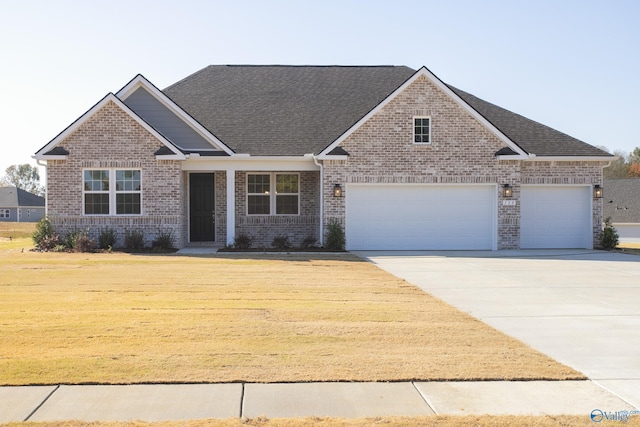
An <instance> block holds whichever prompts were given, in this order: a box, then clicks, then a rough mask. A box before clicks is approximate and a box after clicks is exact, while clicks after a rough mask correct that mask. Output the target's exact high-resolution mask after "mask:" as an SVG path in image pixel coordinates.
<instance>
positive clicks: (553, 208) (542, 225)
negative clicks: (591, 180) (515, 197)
mask: <svg viewBox="0 0 640 427" xmlns="http://www.w3.org/2000/svg"><path fill="white" fill-rule="evenodd" d="M520 197H521V207H520V215H521V216H520V247H521V248H523V249H530V248H533V249H541V248H586V249H590V248H591V247H592V246H593V242H592V237H591V233H592V231H591V189H590V188H589V187H587V186H582V187H576V186H573V187H571V186H551V185H549V186H523V187H522V193H521V196H520Z"/></svg>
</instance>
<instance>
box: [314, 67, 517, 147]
mask: <svg viewBox="0 0 640 427" xmlns="http://www.w3.org/2000/svg"><path fill="white" fill-rule="evenodd" d="M420 77H425V78H426V79H427V80H429V81H430V82H431V83H433V84H434V85H435V86H436V87H437V88H438V89H440V90H441V91H442V92H444V93H445V94H446V95H448V96H449V97H450V98H451V99H452V100H453V101H454V102H455V103H456V104H458V105H459V106H460V107H462V108H463V109H464V110H465V111H466V112H467V113H469V114H470V115H471V116H472V117H474V118H475V119H476V120H477V121H478V122H480V124H481V125H483V126H484V127H486V128H487V129H488V130H489V131H490V132H491V133H493V134H494V135H495V136H496V137H497V138H498V139H499V140H501V141H502V142H503V143H504V144H505V145H506V146H507V147H508V148H509V149H510V150H511V151H512V152H514V153H515V155H514V156H513V158H520V159H525V158H527V153H526V152H525V151H524V150H522V148H520V147H519V146H518V145H517V144H515V143H514V142H513V141H512V140H511V139H509V137H507V136H506V135H504V134H503V133H502V132H501V131H500V130H499V129H498V128H496V127H495V126H494V125H493V124H492V123H491V122H490V121H488V120H487V119H486V118H485V117H484V116H482V115H481V114H479V113H478V112H477V111H476V110H475V109H474V108H472V107H471V106H470V105H469V104H468V103H467V102H465V101H464V100H463V99H462V98H460V96H458V94H457V93H455V92H454V91H452V90H451V89H450V88H449V86H447V85H446V84H444V82H442V81H441V80H440V79H439V78H437V77H436V76H435V75H434V74H433V73H432V72H431V71H429V70H428V69H427V68H426V67H422V68H420V69H419V70H418V71H416V72H415V73H414V74H413V75H412V76H411V77H410V78H409V79H408V80H407V81H405V82H404V83H403V84H402V85H401V86H399V87H398V88H397V89H396V90H394V91H393V93H391V94H390V95H389V96H387V97H386V98H385V99H384V100H383V101H382V102H380V103H379V104H378V105H376V106H375V107H374V108H373V109H371V110H370V111H369V112H368V113H367V114H366V115H364V116H363V117H362V118H360V120H358V121H357V122H356V123H355V124H354V125H353V126H351V127H350V128H349V129H348V130H347V131H346V132H344V133H343V134H342V135H340V137H339V138H337V139H336V140H335V141H334V142H333V143H331V144H330V145H329V146H327V147H326V148H324V149H323V150H322V151H321V152H320V155H319V156H318V157H319V158H324V157H325V156H328V155H329V154H328V153H330V152H331V151H332V150H334V149H335V148H336V147H337V146H338V145H339V144H340V143H342V142H343V141H344V140H345V139H347V138H348V137H349V136H350V135H351V134H353V133H354V132H355V131H356V130H357V129H358V128H359V127H360V126H362V125H363V124H364V123H365V122H366V121H367V120H369V119H370V118H371V117H373V116H374V115H375V114H376V113H377V112H378V111H380V110H381V109H382V108H384V107H385V106H386V105H387V104H389V102H391V101H392V100H393V99H394V98H396V97H397V96H398V95H400V94H401V93H402V92H403V91H404V90H405V89H406V88H408V87H409V86H411V85H412V84H413V83H414V82H415V81H416V80H417V79H419V78H420Z"/></svg>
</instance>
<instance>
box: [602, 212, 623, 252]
mask: <svg viewBox="0 0 640 427" xmlns="http://www.w3.org/2000/svg"><path fill="white" fill-rule="evenodd" d="M619 237H620V236H619V235H618V231H617V230H616V229H615V227H614V226H613V225H611V217H607V219H605V220H604V228H603V229H602V231H601V232H600V246H601V247H602V249H613V248H615V247H616V246H618V243H619Z"/></svg>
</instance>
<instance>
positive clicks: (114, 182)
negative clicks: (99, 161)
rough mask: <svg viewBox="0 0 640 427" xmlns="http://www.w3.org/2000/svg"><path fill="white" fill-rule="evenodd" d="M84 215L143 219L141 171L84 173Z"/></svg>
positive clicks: (109, 170)
mask: <svg viewBox="0 0 640 427" xmlns="http://www.w3.org/2000/svg"><path fill="white" fill-rule="evenodd" d="M82 181H83V191H82V193H83V199H84V203H83V205H84V214H85V215H140V214H141V197H142V186H141V179H140V170H138V169H87V170H84V171H83V180H82Z"/></svg>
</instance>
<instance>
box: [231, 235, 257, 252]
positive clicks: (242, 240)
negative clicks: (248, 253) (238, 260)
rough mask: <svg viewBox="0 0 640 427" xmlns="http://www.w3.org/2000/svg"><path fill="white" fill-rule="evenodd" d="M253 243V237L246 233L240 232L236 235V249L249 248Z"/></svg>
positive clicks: (234, 243) (234, 242)
mask: <svg viewBox="0 0 640 427" xmlns="http://www.w3.org/2000/svg"><path fill="white" fill-rule="evenodd" d="M251 243H253V239H252V238H251V237H249V236H247V235H246V234H244V233H240V234H238V235H236V238H235V239H234V240H233V247H234V248H236V249H249V248H250V247H251Z"/></svg>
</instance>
